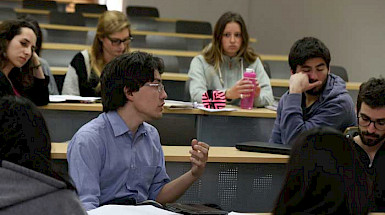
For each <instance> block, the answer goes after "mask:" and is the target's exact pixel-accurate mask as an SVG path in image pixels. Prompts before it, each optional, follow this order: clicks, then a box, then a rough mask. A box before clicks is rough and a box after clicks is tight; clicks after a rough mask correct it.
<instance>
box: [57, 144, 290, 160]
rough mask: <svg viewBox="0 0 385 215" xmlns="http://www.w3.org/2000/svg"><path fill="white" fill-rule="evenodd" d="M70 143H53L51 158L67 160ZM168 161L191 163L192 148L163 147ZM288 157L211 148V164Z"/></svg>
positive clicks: (233, 149) (230, 148)
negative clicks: (190, 151)
mask: <svg viewBox="0 0 385 215" xmlns="http://www.w3.org/2000/svg"><path fill="white" fill-rule="evenodd" d="M67 146H68V143H52V149H51V156H52V158H53V159H66V158H67ZM162 148H163V152H164V157H165V160H166V161H170V162H190V154H189V150H190V149H191V147H190V146H162ZM288 159H289V156H288V155H277V154H267V153H258V152H244V151H239V150H238V149H236V148H235V147H210V151H209V159H208V161H207V162H211V163H218V162H219V163H224V162H226V163H287V161H288Z"/></svg>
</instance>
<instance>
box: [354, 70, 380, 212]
mask: <svg viewBox="0 0 385 215" xmlns="http://www.w3.org/2000/svg"><path fill="white" fill-rule="evenodd" d="M384 95H385V79H384V78H371V79H369V81H367V82H365V83H363V84H361V86H360V91H359V93H358V98H357V119H358V128H359V131H358V135H357V136H355V137H354V138H353V141H354V142H355V144H354V146H355V149H356V150H357V152H358V153H359V154H360V159H361V161H362V162H363V164H364V165H365V167H366V170H367V171H368V172H369V173H370V174H372V175H373V176H374V190H375V192H374V193H375V195H374V199H375V201H374V202H375V205H376V209H375V210H376V211H382V212H384V211H385V168H384V164H385V146H384V142H385V97H384Z"/></svg>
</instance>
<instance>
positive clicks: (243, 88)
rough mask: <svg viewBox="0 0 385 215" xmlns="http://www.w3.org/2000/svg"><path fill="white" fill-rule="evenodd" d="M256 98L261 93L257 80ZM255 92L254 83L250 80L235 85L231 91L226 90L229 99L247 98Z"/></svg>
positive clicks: (242, 80)
mask: <svg viewBox="0 0 385 215" xmlns="http://www.w3.org/2000/svg"><path fill="white" fill-rule="evenodd" d="M254 90H255V93H254V97H255V98H257V97H258V96H259V94H260V93H261V87H260V86H259V83H258V81H257V80H255V89H254ZM252 92H253V83H252V81H251V80H248V79H241V80H239V81H237V82H236V83H235V85H234V86H232V87H231V88H230V89H228V90H226V98H227V99H238V98H241V97H242V98H246V97H249V96H250V95H251V93H252Z"/></svg>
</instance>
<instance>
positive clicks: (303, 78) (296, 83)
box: [289, 72, 322, 93]
mask: <svg viewBox="0 0 385 215" xmlns="http://www.w3.org/2000/svg"><path fill="white" fill-rule="evenodd" d="M321 85H322V81H316V82H314V83H309V77H308V75H307V74H305V73H302V72H297V73H295V74H292V75H291V76H290V81H289V92H290V93H303V92H306V91H308V90H310V89H313V88H314V87H318V86H321Z"/></svg>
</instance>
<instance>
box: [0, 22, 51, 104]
mask: <svg viewBox="0 0 385 215" xmlns="http://www.w3.org/2000/svg"><path fill="white" fill-rule="evenodd" d="M36 40H37V37H36V29H35V27H34V26H33V25H32V24H30V23H29V22H26V21H20V20H8V21H4V22H2V23H1V24H0V96H5V95H16V96H25V97H27V98H29V99H30V100H32V101H33V102H34V103H35V104H36V105H46V104H47V103H48V101H49V96H48V82H49V78H46V77H45V75H44V73H43V70H42V68H41V64H40V61H39V57H38V55H37V54H36V53H35V47H36ZM24 65H28V66H24ZM15 67H16V68H20V69H16V70H15V69H14V68H15ZM22 67H23V68H22Z"/></svg>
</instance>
